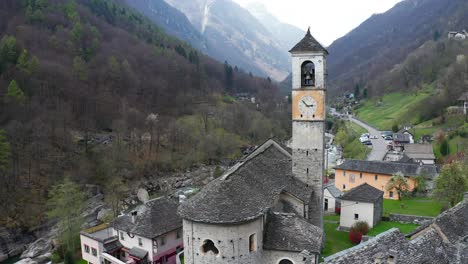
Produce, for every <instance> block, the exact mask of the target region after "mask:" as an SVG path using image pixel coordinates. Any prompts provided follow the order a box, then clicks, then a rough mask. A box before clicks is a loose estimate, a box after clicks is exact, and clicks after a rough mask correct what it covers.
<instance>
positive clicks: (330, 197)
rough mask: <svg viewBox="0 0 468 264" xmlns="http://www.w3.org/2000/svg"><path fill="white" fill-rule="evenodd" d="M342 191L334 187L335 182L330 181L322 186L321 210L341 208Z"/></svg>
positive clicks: (330, 210) (329, 210)
mask: <svg viewBox="0 0 468 264" xmlns="http://www.w3.org/2000/svg"><path fill="white" fill-rule="evenodd" d="M342 195H343V192H342V191H340V190H339V189H338V188H336V186H335V183H334V182H331V183H329V184H327V185H325V187H324V188H323V211H324V212H336V210H339V208H341V196H342Z"/></svg>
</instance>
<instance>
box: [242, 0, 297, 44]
mask: <svg viewBox="0 0 468 264" xmlns="http://www.w3.org/2000/svg"><path fill="white" fill-rule="evenodd" d="M246 8H247V10H249V12H250V13H251V14H252V15H253V16H254V17H255V18H256V19H257V20H258V21H260V23H262V25H263V26H264V27H265V28H266V29H268V31H270V32H271V34H272V35H273V36H274V37H275V39H277V40H278V41H279V42H280V44H281V46H282V48H283V50H286V51H288V50H290V49H291V48H292V47H294V45H296V44H297V42H298V41H299V40H301V39H302V38H303V37H304V35H305V31H304V30H305V29H304V28H303V29H299V28H297V27H295V26H293V25H290V24H287V23H283V22H281V21H280V20H278V18H276V17H275V16H273V15H272V14H271V13H270V12H269V11H268V10H267V8H266V7H265V6H264V5H263V4H261V3H251V4H249V5H248V6H247V7H246Z"/></svg>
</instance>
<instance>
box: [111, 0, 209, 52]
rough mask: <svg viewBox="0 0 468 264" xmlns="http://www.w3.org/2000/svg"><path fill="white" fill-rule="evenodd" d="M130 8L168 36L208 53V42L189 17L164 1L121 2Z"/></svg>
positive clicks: (129, 0) (127, 0) (126, 0)
mask: <svg viewBox="0 0 468 264" xmlns="http://www.w3.org/2000/svg"><path fill="white" fill-rule="evenodd" d="M120 1H122V2H123V3H125V4H127V5H128V6H130V7H132V8H134V9H135V10H138V11H139V12H141V13H142V14H143V15H145V16H146V17H148V18H149V19H150V20H151V21H153V22H154V23H155V24H156V25H158V26H159V27H161V28H163V29H164V30H165V31H166V32H167V33H168V34H170V35H172V36H175V37H177V38H178V39H181V40H185V41H187V43H189V44H190V45H192V46H194V47H195V48H197V49H199V50H200V51H203V52H204V53H206V52H207V47H206V41H205V39H204V38H203V36H202V35H201V34H200V33H199V32H198V31H197V30H196V29H195V28H194V27H193V26H192V24H191V23H190V21H189V20H188V19H187V17H186V16H185V15H184V14H183V13H182V12H180V11H179V10H177V9H176V8H174V7H172V6H171V5H169V4H167V3H166V2H164V0H138V1H134V0H120Z"/></svg>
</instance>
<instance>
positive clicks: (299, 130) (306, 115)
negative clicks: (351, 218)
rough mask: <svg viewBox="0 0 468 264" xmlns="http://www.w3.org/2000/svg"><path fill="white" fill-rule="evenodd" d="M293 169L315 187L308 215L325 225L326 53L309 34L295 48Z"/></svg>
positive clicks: (301, 178) (299, 178)
mask: <svg viewBox="0 0 468 264" xmlns="http://www.w3.org/2000/svg"><path fill="white" fill-rule="evenodd" d="M289 52H290V53H291V56H292V126H293V127H292V152H293V155H292V163H293V164H292V171H293V175H294V176H295V177H296V179H298V180H300V181H302V182H303V183H305V184H307V185H308V186H309V187H311V189H312V190H313V193H312V196H311V200H310V202H309V209H308V218H309V220H310V222H311V223H312V224H314V225H315V226H318V227H320V228H323V220H322V217H323V176H324V171H325V167H324V154H325V110H326V109H325V95H326V87H325V85H326V83H325V76H326V56H327V55H328V52H327V50H326V49H325V48H323V46H322V45H321V44H320V43H319V42H318V41H317V40H315V38H314V37H313V36H312V35H311V34H310V28H309V30H308V31H307V34H306V35H305V37H304V38H303V39H302V40H301V41H300V42H299V43H298V44H297V45H296V46H294V48H292V49H291V50H290V51H289Z"/></svg>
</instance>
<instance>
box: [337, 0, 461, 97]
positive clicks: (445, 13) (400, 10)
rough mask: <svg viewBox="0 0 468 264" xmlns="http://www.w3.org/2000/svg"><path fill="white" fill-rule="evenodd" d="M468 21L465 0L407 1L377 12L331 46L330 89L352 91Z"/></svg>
mask: <svg viewBox="0 0 468 264" xmlns="http://www.w3.org/2000/svg"><path fill="white" fill-rule="evenodd" d="M467 24H468V2H467V1H465V0H450V1H440V0H405V1H403V2H401V3H399V4H397V5H396V6H395V7H393V8H392V9H390V10H389V11H387V12H386V13H383V14H379V15H374V16H372V17H371V18H369V19H368V20H366V21H365V22H364V23H362V24H361V25H360V26H359V27H357V28H356V29H354V30H353V31H351V32H350V33H349V34H347V35H346V36H344V37H342V38H340V39H338V40H336V41H335V42H333V44H332V45H331V46H330V47H329V48H328V50H329V52H330V56H329V60H328V66H329V76H330V81H331V88H330V89H331V92H333V93H338V92H339V91H343V90H350V89H352V88H353V87H354V85H355V84H356V83H361V84H365V83H367V82H368V81H369V80H370V79H372V78H373V77H375V76H378V75H379V74H382V73H383V72H385V71H387V70H390V69H391V68H392V67H393V66H394V65H395V64H398V63H401V62H402V61H403V60H404V59H405V58H406V56H407V55H408V54H409V53H410V52H412V51H414V50H415V49H417V48H418V47H420V46H421V45H422V44H423V43H425V42H426V41H428V40H430V39H432V38H434V37H435V36H442V37H446V33H447V32H448V31H452V30H456V31H457V30H461V29H463V28H464V27H466V25H467Z"/></svg>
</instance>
